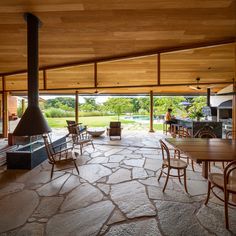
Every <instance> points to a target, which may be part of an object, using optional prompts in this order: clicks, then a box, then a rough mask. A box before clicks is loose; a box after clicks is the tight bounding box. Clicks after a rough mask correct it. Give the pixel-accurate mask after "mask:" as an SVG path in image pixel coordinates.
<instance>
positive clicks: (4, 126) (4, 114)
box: [3, 91, 9, 138]
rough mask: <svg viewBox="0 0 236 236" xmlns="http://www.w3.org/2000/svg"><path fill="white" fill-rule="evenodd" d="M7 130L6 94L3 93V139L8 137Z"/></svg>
mask: <svg viewBox="0 0 236 236" xmlns="http://www.w3.org/2000/svg"><path fill="white" fill-rule="evenodd" d="M8 128H9V120H8V92H5V91H4V92H3V137H4V138H7V137H8Z"/></svg>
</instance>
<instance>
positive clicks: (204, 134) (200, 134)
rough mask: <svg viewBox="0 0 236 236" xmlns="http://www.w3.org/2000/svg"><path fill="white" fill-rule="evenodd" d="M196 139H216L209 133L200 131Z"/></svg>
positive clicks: (213, 134)
mask: <svg viewBox="0 0 236 236" xmlns="http://www.w3.org/2000/svg"><path fill="white" fill-rule="evenodd" d="M198 138H216V135H215V133H213V132H210V131H202V132H200V133H199V134H198Z"/></svg>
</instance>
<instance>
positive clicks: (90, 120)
mask: <svg viewBox="0 0 236 236" xmlns="http://www.w3.org/2000/svg"><path fill="white" fill-rule="evenodd" d="M46 119H47V121H48V124H49V126H50V127H52V128H63V127H65V126H66V120H74V119H73V118H72V117H67V118H65V117H63V118H46ZM110 121H117V117H116V116H90V117H80V118H79V122H81V123H83V124H84V125H87V126H89V127H105V126H109V122H110ZM120 121H121V122H122V124H132V123H134V121H129V120H124V119H120Z"/></svg>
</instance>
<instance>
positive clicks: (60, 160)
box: [43, 134, 79, 178]
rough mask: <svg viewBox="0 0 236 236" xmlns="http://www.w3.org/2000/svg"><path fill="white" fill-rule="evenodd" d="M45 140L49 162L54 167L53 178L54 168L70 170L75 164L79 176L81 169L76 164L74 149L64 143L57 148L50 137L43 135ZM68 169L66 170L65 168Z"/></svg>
mask: <svg viewBox="0 0 236 236" xmlns="http://www.w3.org/2000/svg"><path fill="white" fill-rule="evenodd" d="M43 140H44V144H45V148H46V152H47V156H48V162H49V163H50V164H51V165H52V169H51V178H52V177H53V171H54V167H56V168H58V169H60V170H64V169H68V168H70V164H71V163H73V164H74V166H75V168H76V170H77V172H78V174H79V169H78V166H77V164H76V156H75V153H74V151H73V148H74V147H73V146H72V147H66V145H67V143H62V144H60V145H57V146H53V145H52V142H51V139H50V138H49V137H48V135H46V134H45V135H43ZM65 167H66V168H65Z"/></svg>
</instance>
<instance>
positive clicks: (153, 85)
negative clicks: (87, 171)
mask: <svg viewBox="0 0 236 236" xmlns="http://www.w3.org/2000/svg"><path fill="white" fill-rule="evenodd" d="M211 84H212V83H210V82H208V83H199V85H211ZM217 84H218V85H228V84H232V81H231V82H217V83H214V85H217ZM189 85H196V83H182V84H161V85H159V86H158V85H156V84H146V85H125V86H122V85H120V86H97V88H95V87H94V86H93V87H76V88H64V87H63V88H48V89H47V91H58V90H88V89H113V88H155V87H156V88H158V87H179V86H189ZM39 90H40V91H44V89H39ZM6 91H7V92H14V91H15V92H16V91H19V92H20V91H25V90H24V89H15V90H6Z"/></svg>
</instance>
